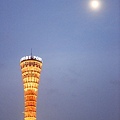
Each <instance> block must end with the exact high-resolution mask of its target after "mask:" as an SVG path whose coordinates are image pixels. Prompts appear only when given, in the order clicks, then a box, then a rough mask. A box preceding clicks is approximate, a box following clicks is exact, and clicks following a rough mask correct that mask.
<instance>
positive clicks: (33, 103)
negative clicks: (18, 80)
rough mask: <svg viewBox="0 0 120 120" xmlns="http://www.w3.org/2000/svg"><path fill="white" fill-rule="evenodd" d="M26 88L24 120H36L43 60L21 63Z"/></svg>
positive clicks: (34, 59)
mask: <svg viewBox="0 0 120 120" xmlns="http://www.w3.org/2000/svg"><path fill="white" fill-rule="evenodd" d="M20 66H21V71H22V80H23V86H24V120H36V107H37V94H38V86H39V81H40V72H41V68H42V60H41V61H40V59H36V58H31V59H30V58H29V59H23V60H21V61H20Z"/></svg>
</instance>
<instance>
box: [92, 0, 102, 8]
mask: <svg viewBox="0 0 120 120" xmlns="http://www.w3.org/2000/svg"><path fill="white" fill-rule="evenodd" d="M90 7H91V8H92V9H93V10H97V9H99V8H100V1H99V0H92V1H90Z"/></svg>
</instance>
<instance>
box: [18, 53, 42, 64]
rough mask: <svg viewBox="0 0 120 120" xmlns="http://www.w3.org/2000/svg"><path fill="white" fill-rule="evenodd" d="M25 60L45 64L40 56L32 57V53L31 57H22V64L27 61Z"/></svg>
mask: <svg viewBox="0 0 120 120" xmlns="http://www.w3.org/2000/svg"><path fill="white" fill-rule="evenodd" d="M25 60H37V61H40V62H43V61H42V58H40V57H38V56H32V53H31V56H25V57H22V58H21V59H20V62H22V61H25Z"/></svg>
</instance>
